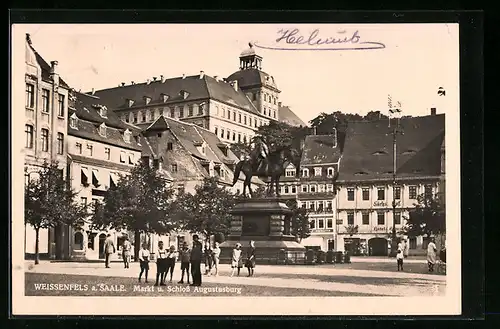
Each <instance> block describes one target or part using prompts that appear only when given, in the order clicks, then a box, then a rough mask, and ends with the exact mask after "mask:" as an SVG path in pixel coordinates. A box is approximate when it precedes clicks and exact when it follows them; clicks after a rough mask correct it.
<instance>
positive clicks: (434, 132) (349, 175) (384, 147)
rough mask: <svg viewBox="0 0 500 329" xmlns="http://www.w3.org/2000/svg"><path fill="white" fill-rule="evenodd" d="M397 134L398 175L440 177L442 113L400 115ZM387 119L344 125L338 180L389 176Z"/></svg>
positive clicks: (390, 152)
mask: <svg viewBox="0 0 500 329" xmlns="http://www.w3.org/2000/svg"><path fill="white" fill-rule="evenodd" d="M401 128H402V130H403V132H404V135H397V143H396V145H397V170H396V173H397V177H400V178H404V177H422V176H439V174H440V163H441V144H442V142H443V140H444V129H445V116H444V114H440V115H431V116H423V117H413V118H402V119H401ZM390 132H391V128H389V127H388V121H387V120H381V121H374V122H351V123H349V126H348V127H347V131H346V140H345V147H344V153H343V155H342V159H341V162H340V169H339V177H338V179H339V180H344V181H345V180H349V181H356V180H358V181H359V180H370V179H390V178H391V177H392V171H393V142H392V141H393V137H392V134H390Z"/></svg>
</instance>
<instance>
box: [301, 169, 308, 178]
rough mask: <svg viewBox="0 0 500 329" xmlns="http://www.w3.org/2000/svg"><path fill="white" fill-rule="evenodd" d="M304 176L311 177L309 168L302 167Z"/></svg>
mask: <svg viewBox="0 0 500 329" xmlns="http://www.w3.org/2000/svg"><path fill="white" fill-rule="evenodd" d="M302 177H309V169H307V168H304V169H302Z"/></svg>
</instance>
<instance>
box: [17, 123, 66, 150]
mask: <svg viewBox="0 0 500 329" xmlns="http://www.w3.org/2000/svg"><path fill="white" fill-rule="evenodd" d="M24 133H25V136H26V141H25V147H26V148H29V149H31V148H33V144H34V140H35V136H34V135H35V133H34V128H33V126H32V125H26V126H25V130H24ZM40 136H41V139H40V140H41V143H42V145H41V147H42V152H49V130H48V129H45V128H42V129H41V135H40ZM63 153H64V134H63V133H57V154H63Z"/></svg>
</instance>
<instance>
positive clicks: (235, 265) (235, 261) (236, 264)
mask: <svg viewBox="0 0 500 329" xmlns="http://www.w3.org/2000/svg"><path fill="white" fill-rule="evenodd" d="M242 267H243V261H242V259H241V244H240V243H237V244H236V247H235V248H234V249H233V258H232V260H231V269H232V270H231V276H233V275H234V272H235V271H236V270H237V271H238V276H239V275H240V270H241V268H242Z"/></svg>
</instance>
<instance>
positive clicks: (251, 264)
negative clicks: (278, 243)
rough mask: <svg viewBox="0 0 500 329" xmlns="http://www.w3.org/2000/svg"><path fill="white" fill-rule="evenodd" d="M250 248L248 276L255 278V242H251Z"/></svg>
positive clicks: (246, 265)
mask: <svg viewBox="0 0 500 329" xmlns="http://www.w3.org/2000/svg"><path fill="white" fill-rule="evenodd" d="M249 244H250V246H249V248H248V251H247V260H246V262H245V267H246V268H247V269H248V276H253V273H254V269H255V241H253V240H250V243H249Z"/></svg>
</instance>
